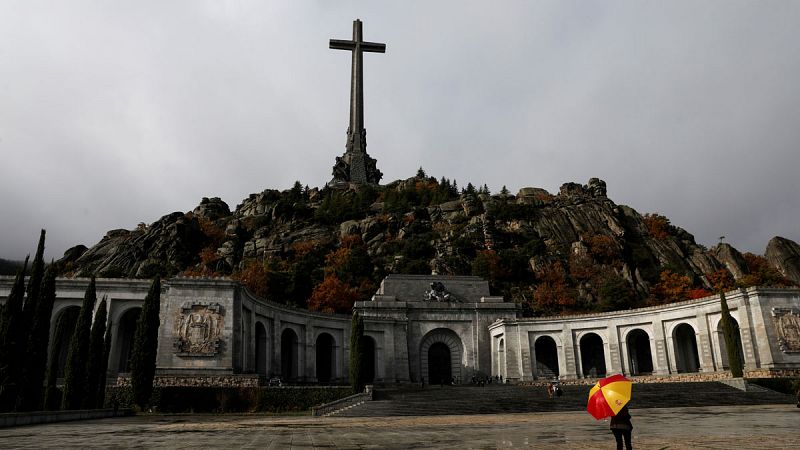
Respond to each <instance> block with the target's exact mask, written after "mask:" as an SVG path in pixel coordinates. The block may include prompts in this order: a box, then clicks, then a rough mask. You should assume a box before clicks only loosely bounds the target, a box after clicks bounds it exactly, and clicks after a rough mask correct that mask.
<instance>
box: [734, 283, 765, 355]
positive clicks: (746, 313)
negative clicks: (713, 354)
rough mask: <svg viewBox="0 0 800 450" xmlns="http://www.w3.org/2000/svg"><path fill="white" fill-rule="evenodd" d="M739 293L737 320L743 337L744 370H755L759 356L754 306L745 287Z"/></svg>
mask: <svg viewBox="0 0 800 450" xmlns="http://www.w3.org/2000/svg"><path fill="white" fill-rule="evenodd" d="M739 294H740V295H741V297H739V298H738V299H736V300H735V305H736V308H737V311H736V312H737V315H738V317H737V318H736V320H737V321H738V322H739V333H740V335H741V337H742V351H743V352H744V355H742V356H743V357H744V360H743V361H742V363H743V368H744V370H754V369H756V368H757V367H758V358H757V352H756V348H755V345H754V342H753V341H754V336H755V330H754V329H753V322H752V321H751V320H750V316H751V309H752V306H751V305H750V298H749V297H748V296H747V292H746V291H745V290H744V289H742V290H740V291H739ZM729 303H733V302H729ZM729 306H730V305H729Z"/></svg>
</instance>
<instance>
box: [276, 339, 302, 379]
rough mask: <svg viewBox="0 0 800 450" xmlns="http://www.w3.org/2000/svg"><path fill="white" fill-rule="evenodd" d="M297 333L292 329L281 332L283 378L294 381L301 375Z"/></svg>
mask: <svg viewBox="0 0 800 450" xmlns="http://www.w3.org/2000/svg"><path fill="white" fill-rule="evenodd" d="M297 350H298V339H297V333H295V332H294V330H293V329H291V328H286V329H284V330H283V332H281V377H282V378H283V379H284V380H294V379H296V378H297V376H298V374H299V370H298V368H299V363H300V358H299V355H298V351H297Z"/></svg>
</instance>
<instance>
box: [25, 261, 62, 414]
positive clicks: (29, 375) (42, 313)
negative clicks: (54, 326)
mask: <svg viewBox="0 0 800 450" xmlns="http://www.w3.org/2000/svg"><path fill="white" fill-rule="evenodd" d="M39 295H40V297H39V301H38V302H37V304H36V311H35V314H34V316H33V321H32V322H31V331H30V336H29V337H28V348H27V351H26V355H25V356H26V361H25V367H24V368H23V373H22V379H21V380H22V382H21V391H20V394H19V398H18V399H17V409H18V410H21V411H38V410H41V409H42V407H43V406H44V405H43V400H44V395H43V394H44V392H43V384H44V380H45V372H46V370H47V350H48V344H49V341H50V317H51V315H52V314H53V304H54V303H55V300H56V268H55V266H54V265H53V263H52V262H51V263H50V265H49V266H48V267H47V270H46V271H45V272H44V279H43V280H42V287H41V290H40V291H39Z"/></svg>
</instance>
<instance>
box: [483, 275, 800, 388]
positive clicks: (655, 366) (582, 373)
mask: <svg viewBox="0 0 800 450" xmlns="http://www.w3.org/2000/svg"><path fill="white" fill-rule="evenodd" d="M726 299H727V302H728V307H729V309H730V311H731V315H732V317H733V319H734V326H735V328H737V329H738V331H739V332H738V337H739V339H738V342H737V347H738V351H739V352H740V355H741V356H742V357H743V361H744V370H745V372H748V371H750V372H754V371H759V370H760V371H761V372H764V371H781V370H788V371H800V330H798V325H800V320H799V319H800V291H799V290H797V289H768V288H749V289H746V290H744V289H740V290H737V291H732V292H728V293H727V294H726ZM720 311H721V306H720V300H719V297H718V296H712V297H706V298H702V299H697V300H690V301H685V302H681V303H675V304H669V305H663V306H657V307H649V308H641V309H635V310H628V311H616V312H610V313H598V314H593V315H576V316H562V317H542V318H533V319H508V320H498V321H497V322H495V323H493V324H492V325H491V326H490V327H489V332H490V334H491V336H492V355H493V358H492V373H493V374H497V375H503V376H504V377H505V378H506V379H509V380H520V381H531V380H535V379H543V378H544V379H549V378H553V377H556V376H557V377H559V378H561V379H576V378H595V377H602V376H605V375H608V374H612V373H622V374H625V375H672V374H681V373H713V372H721V371H724V370H726V369H728V356H727V350H726V348H725V340H724V337H723V334H722V329H721V326H720V319H721V312H720Z"/></svg>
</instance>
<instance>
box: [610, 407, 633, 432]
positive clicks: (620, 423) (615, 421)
mask: <svg viewBox="0 0 800 450" xmlns="http://www.w3.org/2000/svg"><path fill="white" fill-rule="evenodd" d="M610 428H611V429H612V430H613V429H617V430H632V429H633V424H632V423H631V413H630V412H628V407H627V406H623V407H622V409H620V410H619V412H618V413H617V415H616V416H613V417H611V425H610Z"/></svg>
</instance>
